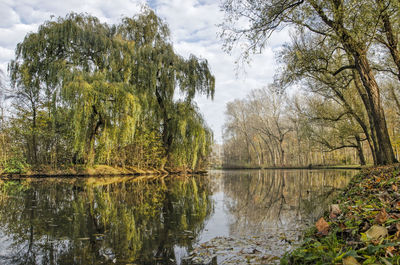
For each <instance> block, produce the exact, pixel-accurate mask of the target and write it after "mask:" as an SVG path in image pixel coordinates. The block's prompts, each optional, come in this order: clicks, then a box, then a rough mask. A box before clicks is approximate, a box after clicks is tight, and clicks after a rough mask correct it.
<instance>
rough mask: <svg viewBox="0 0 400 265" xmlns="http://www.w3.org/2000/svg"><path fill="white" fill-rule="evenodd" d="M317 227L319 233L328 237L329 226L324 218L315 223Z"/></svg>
mask: <svg viewBox="0 0 400 265" xmlns="http://www.w3.org/2000/svg"><path fill="white" fill-rule="evenodd" d="M315 227H316V228H317V230H318V233H320V234H322V235H324V236H326V235H327V234H328V231H329V224H328V222H327V221H325V219H324V217H321V218H319V220H318V221H317V222H316V223H315Z"/></svg>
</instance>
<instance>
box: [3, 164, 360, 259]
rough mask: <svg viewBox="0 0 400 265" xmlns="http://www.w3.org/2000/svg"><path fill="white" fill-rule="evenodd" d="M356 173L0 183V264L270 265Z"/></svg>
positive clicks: (220, 174) (275, 172)
mask: <svg viewBox="0 0 400 265" xmlns="http://www.w3.org/2000/svg"><path fill="white" fill-rule="evenodd" d="M356 172H357V171H354V170H232V171H223V170H212V171H209V173H208V175H207V176H190V177H180V176H168V177H164V178H160V177H151V176H147V177H89V178H36V179H23V180H13V181H1V182H0V264H171V265H172V264H174V265H175V264H196V263H197V264H200V263H201V262H205V260H207V259H205V258H206V257H210V258H213V259H212V262H214V263H213V264H216V263H218V264H241V263H243V264H247V263H250V264H268V263H276V262H278V258H279V257H281V256H282V255H283V253H284V252H285V251H287V250H290V249H291V248H292V247H293V246H295V245H296V244H297V243H298V242H299V241H301V239H302V232H303V231H304V229H305V228H306V227H308V226H310V225H312V224H313V223H315V221H316V220H317V219H318V218H319V217H320V216H321V214H322V213H323V211H324V210H326V209H327V208H328V207H329V203H330V201H331V200H332V198H333V197H334V196H335V195H336V194H337V192H339V191H340V189H343V188H344V187H346V185H347V184H348V182H349V180H350V178H351V176H353V175H354V174H356ZM235 253H240V254H238V255H241V254H243V253H244V254H246V257H245V258H243V259H246V262H247V263H245V262H244V261H243V259H242V260H239V258H238V257H237V256H238V255H236V254H235ZM252 255H254V256H257V258H254V260H252V259H253V258H252ZM262 260H264V261H262ZM208 262H210V260H207V263H208Z"/></svg>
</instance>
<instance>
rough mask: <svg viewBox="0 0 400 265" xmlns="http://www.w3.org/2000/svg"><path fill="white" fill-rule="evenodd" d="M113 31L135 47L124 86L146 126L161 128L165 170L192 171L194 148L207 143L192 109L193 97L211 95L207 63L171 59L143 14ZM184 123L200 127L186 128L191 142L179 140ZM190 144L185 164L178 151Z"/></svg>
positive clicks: (165, 38) (162, 28)
mask: <svg viewBox="0 0 400 265" xmlns="http://www.w3.org/2000/svg"><path fill="white" fill-rule="evenodd" d="M117 32H118V33H117V34H118V35H119V36H121V37H122V39H124V40H127V41H134V43H135V62H134V65H135V67H133V68H132V79H131V80H130V81H131V83H132V84H134V85H135V92H136V94H137V95H139V98H140V100H141V106H142V107H143V113H144V115H143V119H144V121H145V124H146V126H147V127H149V128H153V129H154V130H159V128H161V129H160V131H159V132H160V138H161V140H162V144H163V147H164V150H165V153H164V156H163V158H162V160H163V164H165V162H171V161H172V160H173V161H174V163H172V164H171V163H170V165H183V166H189V167H191V168H194V167H195V166H196V165H197V164H198V163H199V161H198V160H199V159H200V156H198V155H197V152H198V149H199V148H200V146H201V145H202V144H203V143H205V144H206V145H210V143H211V141H210V137H209V136H210V130H209V129H207V128H206V126H205V124H204V121H203V120H202V118H201V117H200V115H199V114H198V110H197V109H195V107H194V105H193V98H194V97H195V95H196V94H198V93H200V94H204V95H206V96H207V97H211V98H213V96H214V88H215V79H214V76H213V75H212V74H211V72H210V70H209V67H208V63H207V61H206V60H201V59H199V58H197V57H196V56H194V55H190V56H189V58H188V59H185V58H183V57H182V56H180V55H178V54H176V53H175V51H174V49H173V45H172V42H171V40H170V32H169V29H168V27H167V25H166V24H165V23H164V22H163V21H162V20H161V19H160V18H158V17H157V16H156V15H155V13H154V12H153V11H151V10H148V9H147V10H145V11H144V12H143V13H142V14H140V15H138V16H136V17H133V18H124V19H123V20H122V23H121V25H119V27H118V30H117ZM176 92H180V93H181V95H182V97H183V101H179V102H177V101H175V100H174V95H175V94H176ZM188 120H192V121H196V122H197V124H201V125H199V126H200V127H201V128H199V127H196V126H190V125H189V127H188V130H187V133H193V135H191V137H192V138H193V137H194V138H196V139H195V140H189V138H190V137H186V136H184V135H183V134H185V133H186V132H185V133H181V132H184V131H183V129H181V128H183V127H186V126H183V124H186V123H187V121H188ZM195 128H197V131H196V129H195ZM206 132H207V133H206ZM206 134H207V135H208V136H207V137H206V136H205V135H206ZM194 143H196V144H195V146H196V148H195V149H193V150H190V151H189V152H193V153H192V154H191V155H192V158H191V159H189V158H188V156H187V155H185V154H184V153H185V152H186V151H185V152H182V150H188V149H191V148H193V147H194V146H193V144H194ZM200 149H202V150H204V149H205V148H200ZM194 153H196V155H195V154H194ZM201 158H204V156H202V157H201ZM193 159H194V161H192V160H193Z"/></svg>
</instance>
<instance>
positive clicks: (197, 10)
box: [0, 0, 289, 141]
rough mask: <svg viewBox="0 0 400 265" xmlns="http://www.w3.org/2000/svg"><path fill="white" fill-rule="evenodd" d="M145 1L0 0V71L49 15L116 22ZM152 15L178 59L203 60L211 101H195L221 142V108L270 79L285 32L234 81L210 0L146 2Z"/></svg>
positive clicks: (214, 3) (232, 64)
mask: <svg viewBox="0 0 400 265" xmlns="http://www.w3.org/2000/svg"><path fill="white" fill-rule="evenodd" d="M144 2H146V1H145V0H114V1H110V0H88V1H81V0H68V1H55V0H2V2H1V3H0V69H3V70H5V69H6V65H7V63H8V62H9V60H11V59H12V58H13V53H14V52H13V50H14V48H15V46H16V44H17V43H18V42H21V41H22V40H23V38H24V36H25V35H26V34H27V33H28V32H32V31H36V30H37V28H38V25H40V24H41V23H43V22H44V21H45V20H48V19H50V16H51V15H54V16H65V15H66V14H67V13H69V12H72V11H73V12H78V13H81V12H84V13H89V14H91V15H94V16H97V17H98V18H99V19H100V20H101V21H102V22H107V23H116V22H118V21H119V20H120V19H121V17H122V16H132V15H134V14H136V13H137V12H138V11H139V10H140V6H141V4H143V3H144ZM148 3H149V5H150V6H151V7H152V8H154V9H155V11H156V13H157V14H158V15H159V16H161V17H162V18H164V19H165V21H166V22H167V23H168V25H169V26H170V29H171V33H172V40H173V42H174V47H175V50H176V51H177V52H178V53H179V54H181V55H183V56H188V55H189V54H194V55H196V56H198V57H201V58H206V59H207V60H208V62H209V64H210V67H211V70H212V72H213V73H214V75H215V77H216V94H215V98H214V101H210V100H208V99H205V97H201V96H200V97H197V101H198V105H199V107H200V110H201V111H202V112H203V114H204V117H205V119H206V120H207V122H208V124H209V125H210V127H211V128H212V129H213V130H214V133H215V138H216V139H217V140H218V141H220V140H221V139H222V135H221V128H222V124H223V123H224V111H225V104H226V103H227V102H228V101H231V100H233V99H235V98H241V97H244V96H245V95H246V94H247V93H248V92H249V91H250V90H251V89H254V88H259V87H262V86H264V85H266V84H267V83H269V82H271V81H272V77H273V75H274V73H275V68H276V64H275V62H274V51H275V50H276V49H277V48H278V47H279V46H281V44H282V43H283V42H284V41H287V40H288V39H289V37H288V36H289V34H288V31H287V30H282V31H280V32H277V33H275V34H274V35H273V36H272V38H271V39H270V40H269V42H268V45H269V46H268V47H267V48H266V49H265V50H264V52H263V54H262V55H257V56H254V57H253V60H252V62H251V64H250V65H249V66H247V67H246V74H243V72H242V71H241V72H240V73H239V75H238V79H237V78H236V72H235V60H236V59H237V56H238V52H239V51H236V52H234V55H233V56H230V55H227V54H226V53H224V52H223V51H222V48H221V47H222V41H221V40H220V39H219V38H218V37H217V34H218V31H219V29H218V27H217V24H219V23H221V22H222V19H223V13H222V12H221V11H220V8H219V6H218V5H219V1H215V0H148Z"/></svg>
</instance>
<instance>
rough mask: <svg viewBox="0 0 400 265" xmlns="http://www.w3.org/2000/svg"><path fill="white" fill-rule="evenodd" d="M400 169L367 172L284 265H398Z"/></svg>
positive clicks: (288, 255)
mask: <svg viewBox="0 0 400 265" xmlns="http://www.w3.org/2000/svg"><path fill="white" fill-rule="evenodd" d="M398 191H400V164H394V165H389V166H379V167H369V168H364V169H363V170H362V171H361V172H360V173H358V174H356V175H355V176H353V177H352V179H351V180H350V182H349V184H348V186H347V187H346V189H345V190H344V191H343V192H342V193H341V194H339V195H338V196H337V197H336V198H335V199H334V200H333V201H332V203H331V205H330V211H326V212H325V213H324V214H323V216H322V217H321V218H320V219H319V220H318V221H317V222H316V223H315V225H313V226H312V227H310V228H309V229H307V230H305V231H304V233H303V235H304V240H303V242H302V243H301V244H300V245H299V246H297V247H295V248H294V250H293V251H291V252H288V253H286V254H285V256H284V257H283V258H282V259H281V264H344V265H357V264H398V263H399V262H400V193H399V192H398Z"/></svg>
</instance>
